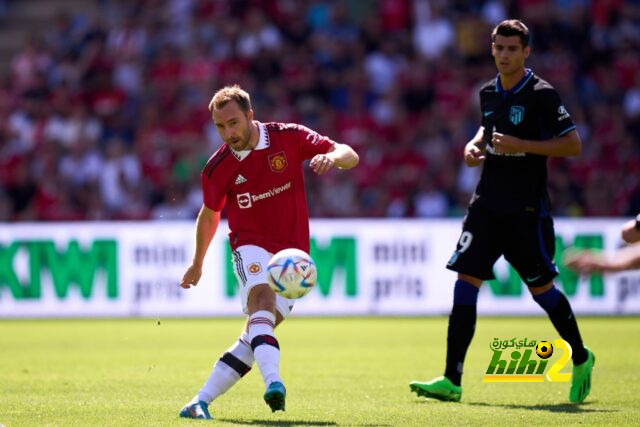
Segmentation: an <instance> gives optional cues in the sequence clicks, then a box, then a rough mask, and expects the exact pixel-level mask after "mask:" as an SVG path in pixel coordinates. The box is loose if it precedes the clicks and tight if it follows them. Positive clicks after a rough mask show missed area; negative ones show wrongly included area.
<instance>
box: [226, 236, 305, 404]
mask: <svg viewBox="0 0 640 427" xmlns="http://www.w3.org/2000/svg"><path fill="white" fill-rule="evenodd" d="M271 256H272V254H271V253H269V252H267V251H266V250H264V249H262V248H260V247H258V246H253V245H247V246H241V247H239V248H237V249H236V250H235V251H234V260H235V261H234V262H235V263H236V264H239V265H242V266H243V269H239V270H238V275H239V276H240V283H241V285H242V286H241V292H240V295H241V299H242V304H243V310H244V312H245V313H247V314H248V315H249V319H248V321H247V334H248V341H249V343H250V345H251V349H252V351H253V355H254V358H255V361H256V364H257V365H258V368H259V369H260V373H261V374H262V378H263V379H264V383H265V387H266V389H267V391H266V393H265V396H264V398H265V401H266V402H267V404H269V406H270V407H271V410H272V411H276V410H284V398H285V394H286V391H285V388H284V385H283V384H282V379H281V378H280V344H279V343H278V340H277V339H276V337H275V333H274V327H275V324H276V314H277V313H280V315H281V316H282V317H283V318H285V317H286V316H287V315H288V314H289V311H290V310H291V307H292V305H293V304H292V303H291V301H290V300H287V299H284V298H282V297H280V296H276V294H275V293H274V292H273V291H272V290H271V288H270V287H269V285H267V274H266V266H267V264H268V262H269V259H270V258H271Z"/></svg>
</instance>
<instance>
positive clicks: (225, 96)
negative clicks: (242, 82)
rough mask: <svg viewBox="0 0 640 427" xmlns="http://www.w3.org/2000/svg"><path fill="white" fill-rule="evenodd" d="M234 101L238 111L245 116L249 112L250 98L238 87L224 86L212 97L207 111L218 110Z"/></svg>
mask: <svg viewBox="0 0 640 427" xmlns="http://www.w3.org/2000/svg"><path fill="white" fill-rule="evenodd" d="M231 101H235V102H236V103H237V104H238V106H239V107H240V109H241V110H242V111H243V112H244V113H245V114H247V113H248V112H249V110H251V97H250V96H249V94H248V93H247V92H246V91H244V90H243V89H242V88H241V87H240V86H238V85H233V86H225V87H223V88H222V89H220V90H219V91H217V92H216V93H215V95H213V98H211V102H210V103H209V111H210V112H212V113H213V110H219V109H221V108H223V107H224V106H225V105H227V104H228V103H229V102H231Z"/></svg>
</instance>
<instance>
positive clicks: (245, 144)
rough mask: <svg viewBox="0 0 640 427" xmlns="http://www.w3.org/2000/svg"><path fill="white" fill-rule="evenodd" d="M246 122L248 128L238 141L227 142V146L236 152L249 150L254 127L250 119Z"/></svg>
mask: <svg viewBox="0 0 640 427" xmlns="http://www.w3.org/2000/svg"><path fill="white" fill-rule="evenodd" d="M246 122H247V126H246V127H245V129H244V131H243V132H242V136H241V137H240V138H239V139H238V140H235V141H231V142H227V144H228V145H229V146H230V147H231V148H232V149H234V150H235V151H242V150H246V149H248V148H249V144H250V143H251V126H253V123H251V120H249V119H248V118H247V119H246Z"/></svg>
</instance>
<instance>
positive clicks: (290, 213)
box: [180, 85, 359, 418]
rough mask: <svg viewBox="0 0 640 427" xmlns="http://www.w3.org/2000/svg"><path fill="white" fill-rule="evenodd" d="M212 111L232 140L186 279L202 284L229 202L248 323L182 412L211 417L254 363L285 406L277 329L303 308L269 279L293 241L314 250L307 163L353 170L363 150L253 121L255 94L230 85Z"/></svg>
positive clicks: (273, 399) (199, 224) (209, 182)
mask: <svg viewBox="0 0 640 427" xmlns="http://www.w3.org/2000/svg"><path fill="white" fill-rule="evenodd" d="M209 110H210V111H211V115H212V118H213V121H214V122H215V125H216V128H217V129H218V132H219V133H220V136H221V137H222V139H223V140H224V142H225V144H224V145H222V147H221V148H220V149H218V151H217V152H216V153H215V154H214V155H213V156H211V158H210V159H209V161H208V162H207V165H206V166H205V168H204V169H203V171H202V175H201V178H202V192H203V199H204V203H203V206H202V209H201V210H200V214H199V215H198V219H197V221H196V248H195V255H194V258H193V262H192V264H191V266H189V268H188V269H187V271H186V273H185V274H184V277H183V278H182V283H181V284H180V286H182V287H183V288H185V289H189V288H190V287H191V286H195V285H197V283H198V281H199V280H200V276H201V275H202V263H203V260H204V256H205V253H206V251H207V248H208V247H209V244H210V242H211V240H212V238H213V236H214V234H215V232H216V228H217V226H218V224H219V222H220V211H221V210H222V208H223V207H224V206H225V204H226V207H227V218H228V222H229V228H230V230H231V232H230V233H229V242H230V245H231V248H232V250H233V252H232V253H233V265H234V271H235V273H236V277H237V279H238V283H239V284H240V295H241V300H242V308H243V311H244V312H245V313H246V314H248V316H249V318H248V320H247V327H246V330H245V331H243V332H242V334H241V335H240V337H239V338H238V340H237V341H236V342H235V343H234V344H233V345H232V346H231V347H230V348H229V349H228V350H227V351H226V352H225V353H224V354H223V355H222V356H221V357H220V359H219V360H218V361H217V362H216V364H215V365H214V367H213V371H212V372H211V375H210V376H209V378H208V379H207V381H206V382H205V384H204V385H203V386H202V388H201V389H200V391H199V392H198V393H197V394H196V396H195V397H194V398H193V399H192V400H191V401H190V402H189V403H188V404H187V405H186V406H185V407H184V408H183V409H182V411H181V412H180V416H181V417H186V418H211V415H210V413H209V410H208V405H209V404H210V403H211V401H213V400H214V399H216V398H217V397H218V396H220V395H222V394H223V393H225V392H226V391H227V390H229V388H231V387H232V386H233V385H234V384H235V383H236V382H237V381H238V380H239V379H240V378H241V377H242V376H244V375H245V374H246V373H247V372H248V371H249V370H250V369H251V366H252V365H253V362H254V360H255V361H256V363H257V364H258V367H259V368H260V373H261V374H262V377H263V379H264V383H265V387H266V392H265V394H264V400H265V402H266V403H267V404H268V405H269V407H270V408H271V410H272V411H274V412H275V411H277V410H284V409H285V396H286V390H285V387H284V385H283V384H282V379H281V378H280V373H279V368H280V347H279V344H278V340H277V339H276V337H275V335H274V328H275V326H277V325H278V324H279V323H280V322H282V320H283V319H284V318H286V317H287V315H288V314H289V313H290V311H291V308H292V307H293V300H287V299H285V298H282V297H281V296H279V295H276V294H275V293H274V292H273V291H272V290H271V288H269V286H268V285H267V276H266V266H267V263H268V261H269V259H270V258H271V256H272V255H273V254H274V253H276V252H278V251H280V250H282V249H286V248H298V249H301V250H303V251H305V252H309V214H308V211H307V201H306V195H305V189H304V179H303V172H302V165H303V162H304V161H305V160H309V159H311V162H310V164H309V166H310V167H311V169H312V170H313V171H314V172H315V173H316V174H318V175H322V174H323V173H325V172H327V171H328V170H330V169H331V168H333V167H337V168H339V169H351V168H353V167H354V166H356V165H357V164H358V160H359V159H358V155H357V154H356V152H355V151H354V150H353V149H352V148H351V147H349V146H348V145H345V144H339V143H337V142H334V141H332V140H331V139H329V138H327V137H325V136H322V135H319V134H318V133H316V132H314V131H313V130H311V129H308V128H306V127H304V126H301V125H298V124H285V123H261V122H259V121H255V120H253V110H252V109H251V100H250V97H249V94H248V93H247V92H245V91H244V90H242V89H241V88H240V87H239V86H237V85H236V86H227V87H224V88H222V89H220V90H219V91H218V92H216V94H215V95H214V96H213V99H212V100H211V103H210V104H209Z"/></svg>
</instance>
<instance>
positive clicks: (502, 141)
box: [491, 129, 582, 157]
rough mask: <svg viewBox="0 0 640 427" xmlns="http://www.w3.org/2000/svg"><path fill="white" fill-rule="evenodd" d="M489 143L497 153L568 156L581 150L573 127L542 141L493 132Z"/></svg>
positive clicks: (580, 144)
mask: <svg viewBox="0 0 640 427" xmlns="http://www.w3.org/2000/svg"><path fill="white" fill-rule="evenodd" d="M491 143H492V144H493V146H494V148H495V149H496V151H497V152H499V153H531V154H540V155H541V156H549V157H569V156H577V155H578V154H580V152H581V151H582V141H581V140H580V135H578V132H577V131H576V130H575V129H573V130H571V131H569V132H568V133H567V134H566V135H563V136H559V137H556V138H552V139H547V140H544V141H532V140H529V139H520V138H516V137H515V136H511V135H505V134H502V133H499V132H493V135H492V138H491Z"/></svg>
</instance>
